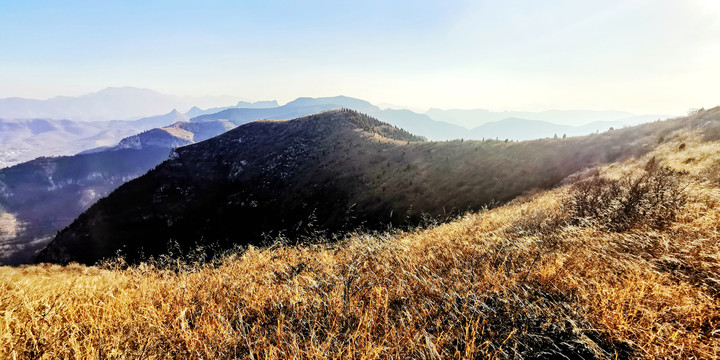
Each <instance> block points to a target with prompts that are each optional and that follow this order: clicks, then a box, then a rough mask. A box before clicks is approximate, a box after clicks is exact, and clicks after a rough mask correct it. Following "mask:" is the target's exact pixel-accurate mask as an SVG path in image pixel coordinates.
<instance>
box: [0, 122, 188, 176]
mask: <svg viewBox="0 0 720 360" xmlns="http://www.w3.org/2000/svg"><path fill="white" fill-rule="evenodd" d="M187 120H188V117H187V116H185V115H184V114H182V113H180V112H178V111H176V110H173V111H171V112H169V113H167V114H164V115H158V116H152V117H146V118H142V119H138V120H132V121H117V120H115V121H96V122H81V121H71V120H50V119H28V120H0V149H1V150H0V168H3V167H7V166H12V165H15V164H19V163H21V162H24V161H29V160H31V159H34V158H36V157H40V156H58V155H73V154H77V153H79V152H83V151H87V150H90V149H96V150H97V148H106V147H109V146H113V145H115V144H117V142H118V141H120V140H121V139H122V138H124V137H127V136H130V135H133V134H137V133H139V132H141V131H145V130H148V129H152V128H156V127H162V126H167V125H170V124H173V123H176V122H178V121H187Z"/></svg>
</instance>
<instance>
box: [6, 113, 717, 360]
mask: <svg viewBox="0 0 720 360" xmlns="http://www.w3.org/2000/svg"><path fill="white" fill-rule="evenodd" d="M717 115H718V110H717V109H715V110H714V111H709V112H703V113H701V114H699V115H696V117H693V118H689V119H682V120H679V121H683V122H684V123H685V124H686V125H687V126H686V127H685V129H683V130H681V131H678V132H675V133H673V134H670V133H666V134H664V135H663V137H662V139H661V141H659V142H660V143H659V144H658V141H657V140H656V141H655V145H657V146H655V147H654V148H653V149H652V151H651V152H649V153H647V154H645V155H643V156H640V157H635V158H630V159H628V160H626V161H624V162H621V163H615V164H611V165H608V166H605V167H601V168H598V169H595V170H594V171H586V172H584V173H581V174H578V175H576V176H573V177H571V178H570V179H568V180H567V181H566V183H567V184H566V185H564V186H561V187H557V188H554V189H552V190H549V191H543V192H537V193H534V194H527V195H525V196H522V197H520V198H517V199H515V200H513V201H511V202H509V203H507V204H505V205H503V206H500V207H497V208H494V209H491V210H486V211H480V212H475V213H467V214H465V215H464V216H462V217H459V218H457V219H456V220H455V221H452V222H449V223H446V224H441V225H436V226H430V227H428V228H426V229H418V230H414V231H411V232H398V233H389V234H384V235H372V236H371V235H356V236H353V237H352V238H350V239H348V240H345V241H343V242H340V243H319V244H314V245H311V244H306V245H301V246H284V245H275V246H271V247H269V248H263V249H260V248H255V247H249V248H247V249H244V250H240V251H237V252H235V253H230V254H228V255H226V256H223V257H220V258H218V259H215V260H214V261H211V262H207V261H206V260H207V259H202V256H200V255H197V254H196V255H195V257H194V258H195V259H197V260H199V262H193V261H183V260H180V259H175V258H171V257H165V258H162V259H160V260H158V261H157V262H155V263H143V264H140V265H137V266H131V267H126V266H124V265H123V264H122V262H115V263H114V264H112V263H111V264H108V265H107V266H106V267H85V266H80V265H70V266H67V267H61V266H57V265H41V266H27V267H21V268H0V288H2V294H3V295H2V300H0V357H4V358H13V357H18V358H89V357H100V358H181V357H186V358H250V359H259V358H278V357H283V358H286V357H296V358H357V359H360V358H363V359H367V358H425V359H430V358H562V357H561V355H563V356H566V357H567V358H586V359H587V358H605V359H615V358H698V359H700V358H703V359H712V358H718V357H720V330H719V329H720V293H719V292H718V289H719V288H720V283H718V282H719V281H720V280H718V279H720V256H719V255H718V254H720V226H719V225H718V224H720V141H716V140H717V139H718V137H717V136H716V134H713V130H712V129H717V127H716V125H714V124H715V123H714V122H712V121H710V120H713V119H714V118H716V117H717ZM699 128H702V129H703V132H702V133H701V132H699V131H698V130H697V129H699ZM589 204H591V205H592V206H589ZM198 254H200V253H198ZM192 258H193V257H192V256H190V257H189V259H192ZM186 259H188V258H186Z"/></svg>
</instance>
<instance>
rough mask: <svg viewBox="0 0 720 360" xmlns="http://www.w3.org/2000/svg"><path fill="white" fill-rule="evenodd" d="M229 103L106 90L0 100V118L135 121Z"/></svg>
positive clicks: (136, 90)
mask: <svg viewBox="0 0 720 360" xmlns="http://www.w3.org/2000/svg"><path fill="white" fill-rule="evenodd" d="M231 102H233V99H232V98H231V97H229V96H219V97H183V96H175V95H166V94H161V93H159V92H157V91H153V90H149V89H139V88H134V87H118V88H106V89H104V90H101V91H98V92H96V93H91V94H86V95H81V96H58V97H54V98H51V99H47V100H38V99H24V98H6V99H0V118H3V119H34V118H43V119H70V120H73V121H109V120H127V119H137V118H141V117H146V116H152V115H155V114H162V113H166V112H168V111H169V110H171V109H179V110H180V111H181V112H185V111H187V110H188V109H190V108H191V107H192V106H201V107H213V106H218V105H220V104H227V103H231Z"/></svg>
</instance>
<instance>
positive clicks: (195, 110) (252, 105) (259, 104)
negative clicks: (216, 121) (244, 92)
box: [185, 100, 280, 118]
mask: <svg viewBox="0 0 720 360" xmlns="http://www.w3.org/2000/svg"><path fill="white" fill-rule="evenodd" d="M278 106H280V105H279V104H278V103H277V101H275V100H271V101H256V102H246V101H239V102H238V103H237V104H235V106H223V107H214V108H210V109H205V110H203V109H201V108H199V107H197V106H193V107H192V108H191V109H190V110H188V112H186V113H185V115H187V116H189V117H191V118H193V117H196V116H200V115H207V114H214V113H217V112H220V111H223V110H227V109H233V108H236V109H267V108H274V107H278Z"/></svg>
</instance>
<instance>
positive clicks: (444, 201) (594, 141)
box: [38, 110, 683, 263]
mask: <svg viewBox="0 0 720 360" xmlns="http://www.w3.org/2000/svg"><path fill="white" fill-rule="evenodd" d="M357 116H365V115H362V114H359V113H357V112H356V111H348V110H333V111H328V112H324V113H320V114H316V115H310V116H306V117H303V118H298V119H294V120H290V121H254V122H250V123H248V124H245V125H242V126H239V127H237V128H236V129H233V130H231V131H229V132H226V133H224V134H222V135H220V136H217V137H215V138H213V139H210V140H207V141H204V142H201V143H197V144H193V145H190V146H185V147H182V148H178V149H176V151H175V152H174V154H173V155H172V156H171V158H170V159H169V160H167V161H165V162H164V163H162V164H160V165H159V166H157V167H156V168H155V169H153V170H152V171H150V172H148V173H147V174H145V175H144V176H142V177H140V178H138V179H135V180H133V181H131V182H129V183H126V184H124V185H123V186H121V187H120V188H118V189H117V190H116V191H115V192H113V193H111V194H110V195H109V196H108V197H106V198H104V199H102V200H101V201H99V202H98V203H96V204H95V205H93V206H92V207H91V208H90V209H89V210H88V211H86V212H85V213H84V214H82V215H81V216H80V217H78V218H77V219H76V221H74V222H73V223H72V224H71V225H70V226H68V227H67V228H65V229H64V230H63V231H61V232H60V233H59V234H58V236H57V237H56V238H55V239H54V240H53V241H52V242H51V243H50V245H49V246H48V247H47V248H46V249H45V250H43V252H42V253H41V254H40V256H39V257H38V260H40V261H56V262H60V263H65V262H68V261H79V262H84V263H93V262H94V261H96V260H99V259H101V258H103V257H106V256H112V255H114V254H115V252H116V251H117V250H120V249H123V251H124V255H125V256H126V257H127V259H128V261H133V260H137V259H138V256H141V255H140V254H141V253H144V254H146V255H153V254H155V255H157V254H161V253H163V252H164V251H166V250H167V242H168V241H171V240H172V241H175V242H177V243H179V244H180V246H182V247H186V248H187V247H192V246H194V244H197V243H198V242H200V243H203V244H206V245H207V244H211V243H216V244H219V245H220V246H232V245H233V244H258V243H259V242H262V241H264V240H263V239H264V237H263V236H264V235H263V234H265V235H268V234H270V235H272V234H275V235H280V234H282V236H287V237H289V238H290V239H297V237H298V236H302V234H304V233H306V232H307V231H316V230H323V231H330V232H335V231H343V232H344V231H349V230H352V229H357V228H358V227H365V228H368V229H381V228H384V227H385V226H387V225H389V224H396V225H397V224H417V223H418V222H419V221H421V220H422V218H423V216H424V215H423V214H425V213H427V214H429V215H431V216H438V215H442V214H446V213H447V211H452V209H457V210H460V211H464V210H473V209H474V210H477V209H481V208H482V207H483V206H487V205H488V204H491V203H493V202H494V201H500V202H503V201H508V200H510V199H512V198H514V197H515V196H518V195H520V194H522V193H523V192H526V191H529V190H531V189H533V188H549V187H552V186H555V185H556V184H558V183H560V181H562V179H564V178H565V177H567V176H568V175H570V174H572V173H574V172H577V171H580V170H582V169H583V168H585V167H589V166H594V165H595V164H599V163H608V162H611V161H615V160H618V159H625V158H628V157H632V156H637V155H641V154H643V153H645V152H646V151H648V150H649V149H651V148H652V147H654V146H655V145H656V144H657V143H658V141H662V137H663V135H662V134H663V133H665V132H667V131H671V130H672V129H677V128H679V127H681V126H683V123H682V122H681V120H673V121H667V122H663V123H658V124H646V125H641V126H638V127H634V128H628V129H620V130H617V131H610V132H605V133H602V134H598V135H591V136H584V137H577V138H568V139H564V140H563V139H546V140H536V141H528V142H522V143H512V142H510V143H508V142H504V141H460V140H456V141H449V142H427V141H420V142H418V141H411V140H414V139H408V138H403V139H404V140H402V141H398V140H387V139H385V140H383V139H384V137H382V136H380V135H378V134H375V133H373V132H372V126H370V127H368V126H364V127H363V126H361V125H358V124H359V123H353V122H352V121H350V120H348V119H351V118H353V117H357ZM371 122H372V123H375V124H377V123H379V122H378V120H375V119H372V120H371ZM384 126H385V128H386V129H395V127H393V126H391V125H387V124H386V125H384ZM367 129H370V130H371V131H370V132H368V131H366V130H367ZM94 228H102V229H104V230H103V232H102V235H101V236H100V235H99V233H97V231H96V230H93V229H94Z"/></svg>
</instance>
